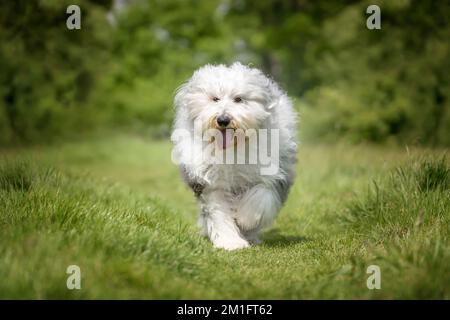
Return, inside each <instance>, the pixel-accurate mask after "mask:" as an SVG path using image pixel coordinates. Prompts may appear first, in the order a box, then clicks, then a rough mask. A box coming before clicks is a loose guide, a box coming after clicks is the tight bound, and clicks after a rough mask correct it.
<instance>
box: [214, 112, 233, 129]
mask: <svg viewBox="0 0 450 320" xmlns="http://www.w3.org/2000/svg"><path fill="white" fill-rule="evenodd" d="M230 122H231V118H230V117H229V116H227V115H225V114H223V115H221V116H218V117H217V124H218V125H219V126H220V127H222V128H225V127H226V126H228V125H229V124H230Z"/></svg>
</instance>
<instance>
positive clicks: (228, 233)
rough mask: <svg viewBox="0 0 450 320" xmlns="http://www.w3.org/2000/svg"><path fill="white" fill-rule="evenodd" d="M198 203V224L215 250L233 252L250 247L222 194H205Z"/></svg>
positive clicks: (214, 192)
mask: <svg viewBox="0 0 450 320" xmlns="http://www.w3.org/2000/svg"><path fill="white" fill-rule="evenodd" d="M200 201H201V209H202V213H201V216H200V223H201V225H202V227H203V230H204V233H206V235H207V236H208V237H209V239H210V240H211V242H212V243H213V245H214V246H215V247H216V248H223V249H226V250H235V249H242V248H246V247H249V246H250V244H249V243H248V241H247V240H245V239H244V237H243V236H242V234H241V232H240V230H239V228H238V226H237V225H236V222H235V220H234V218H233V216H232V214H231V209H230V207H229V205H228V203H227V201H226V200H225V199H224V198H223V193H222V192H216V191H212V192H205V193H203V195H202V197H201V199H200Z"/></svg>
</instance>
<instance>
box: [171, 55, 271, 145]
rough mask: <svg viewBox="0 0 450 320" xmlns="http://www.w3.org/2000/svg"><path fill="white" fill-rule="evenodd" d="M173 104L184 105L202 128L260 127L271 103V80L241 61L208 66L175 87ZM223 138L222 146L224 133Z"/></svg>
mask: <svg viewBox="0 0 450 320" xmlns="http://www.w3.org/2000/svg"><path fill="white" fill-rule="evenodd" d="M175 104H176V107H177V108H185V112H186V114H187V116H188V118H189V120H190V121H192V122H196V121H198V122H199V123H200V124H201V128H202V130H203V131H205V130H208V129H218V130H221V131H222V132H225V130H227V129H233V130H236V129H243V130H247V129H260V128H264V127H265V124H266V123H267V122H266V121H267V119H268V117H270V109H271V107H272V105H273V96H272V92H271V81H270V80H269V79H268V78H267V77H266V76H264V74H263V73H261V72H260V71H259V70H257V69H253V68H249V67H246V66H243V65H242V64H240V63H235V64H233V65H231V66H230V67H227V66H224V65H218V66H211V65H207V66H204V67H202V68H200V69H199V70H197V71H196V72H195V73H194V75H193V76H192V78H191V79H190V80H189V81H188V82H187V83H186V84H184V85H183V86H182V87H181V88H180V89H179V90H178V92H177V95H176V97H175ZM228 131H230V130H228ZM224 139H225V140H224V146H225V145H226V144H227V142H226V140H227V138H226V136H225V134H224Z"/></svg>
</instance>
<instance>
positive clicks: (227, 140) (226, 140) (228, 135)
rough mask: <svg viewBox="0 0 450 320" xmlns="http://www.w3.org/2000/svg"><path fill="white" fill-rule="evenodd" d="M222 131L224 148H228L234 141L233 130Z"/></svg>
mask: <svg viewBox="0 0 450 320" xmlns="http://www.w3.org/2000/svg"><path fill="white" fill-rule="evenodd" d="M220 132H222V148H223V149H227V148H228V147H229V146H230V145H231V142H232V141H233V130H230V129H228V130H226V129H225V130H220Z"/></svg>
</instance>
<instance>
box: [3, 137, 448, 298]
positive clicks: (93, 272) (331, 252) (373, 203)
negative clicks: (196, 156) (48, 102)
mask: <svg viewBox="0 0 450 320" xmlns="http://www.w3.org/2000/svg"><path fill="white" fill-rule="evenodd" d="M170 148H171V145H170V143H169V142H167V141H154V140H148V139H143V138H142V137H141V136H134V135H126V136H123V135H112V136H108V137H106V136H102V137H101V138H100V139H98V138H97V139H89V140H85V141H80V142H71V143H68V142H64V143H62V144H59V145H57V146H51V147H39V148H26V149H16V150H15V151H9V152H8V153H6V157H3V156H0V203H1V204H2V205H1V206H0V229H1V233H0V256H1V259H0V279H2V280H1V281H0V297H1V298H4V299H11V298H18V299H25V298H29V299H35V298H40V299H50V298H52V299H93V298H98V299H108V298H110V299H115V298H117V299H129V298H136V299H144V298H153V299H156V298H171V299H179V298H185V299H186V298H190V299H206V298H209V299H365V298H374V299H383V298H385V299H414V298H423V299H432V298H434V299H448V298H450V288H449V287H448V283H449V281H450V264H449V263H448V261H449V259H450V238H449V236H450V211H449V207H450V195H449V191H450V189H449V188H448V187H449V186H448V182H445V181H448V180H446V179H448V176H449V174H448V170H449V168H450V166H449V162H448V158H443V157H441V153H440V152H438V151H430V150H428V151H425V150H423V149H418V148H411V150H410V153H407V152H406V150H403V149H400V148H392V147H389V148H388V147H385V146H373V145H372V146H348V145H336V146H320V145H304V146H303V147H302V152H301V153H300V157H299V163H298V168H297V172H298V177H297V180H296V182H295V184H294V185H293V187H292V190H291V193H290V196H289V198H288V201H287V203H286V205H285V206H284V208H283V209H282V211H281V212H280V214H279V217H278V218H277V220H276V224H275V226H274V228H272V229H270V230H268V231H267V232H265V233H264V234H263V239H264V242H263V244H262V245H259V246H256V247H252V248H250V249H248V250H242V251H239V252H225V251H223V250H216V249H214V248H213V247H212V246H211V244H210V243H209V241H207V240H206V239H204V238H203V237H201V236H200V234H199V232H198V230H197V228H196V220H197V218H198V208H197V206H196V204H195V200H194V196H193V195H192V193H191V191H190V190H189V189H188V188H187V187H186V186H185V185H184V184H183V182H182V180H181V179H180V177H179V172H178V169H177V168H176V166H174V165H173V164H172V163H171V162H170ZM423 158H424V159H426V160H422V159H423ZM433 158H437V159H442V160H433ZM26 159H28V160H26ZM47 168H50V169H47ZM305 168H306V169H305ZM396 168H398V169H396ZM370 179H376V181H377V185H376V186H377V187H375V188H372V189H370V190H371V191H369V192H368V193H367V192H366V190H367V188H368V186H369V181H370ZM424 183H425V185H424V186H423V187H425V188H423V187H422V185H423V184H424ZM305 186H307V187H305ZM73 264H76V265H78V266H79V267H80V268H81V276H82V277H81V279H82V281H81V287H82V289H81V290H67V288H66V280H67V276H68V275H67V274H66V273H65V272H66V269H67V267H68V266H69V265H73ZM373 264H376V265H379V266H380V268H381V288H382V289H381V290H368V289H367V287H366V280H367V278H368V276H369V275H368V274H367V273H366V269H367V267H368V266H369V265H373Z"/></svg>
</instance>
